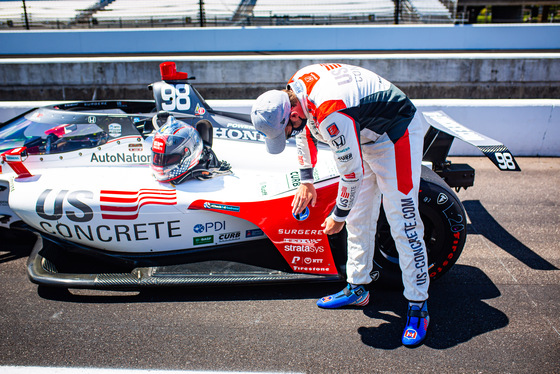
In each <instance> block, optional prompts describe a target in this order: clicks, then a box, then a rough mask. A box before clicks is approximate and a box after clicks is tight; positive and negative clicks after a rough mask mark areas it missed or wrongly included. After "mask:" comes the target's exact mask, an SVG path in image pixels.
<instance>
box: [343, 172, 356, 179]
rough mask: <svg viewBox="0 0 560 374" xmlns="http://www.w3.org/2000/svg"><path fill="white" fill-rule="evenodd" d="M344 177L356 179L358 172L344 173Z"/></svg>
mask: <svg viewBox="0 0 560 374" xmlns="http://www.w3.org/2000/svg"><path fill="white" fill-rule="evenodd" d="M344 179H356V173H350V174H344Z"/></svg>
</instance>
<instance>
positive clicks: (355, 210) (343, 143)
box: [288, 64, 429, 301]
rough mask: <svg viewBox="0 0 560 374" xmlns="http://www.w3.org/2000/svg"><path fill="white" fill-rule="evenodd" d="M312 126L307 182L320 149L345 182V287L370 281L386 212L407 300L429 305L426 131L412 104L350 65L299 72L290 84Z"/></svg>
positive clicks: (304, 152)
mask: <svg viewBox="0 0 560 374" xmlns="http://www.w3.org/2000/svg"><path fill="white" fill-rule="evenodd" d="M288 86H289V88H291V89H292V90H293V91H294V92H295V93H296V95H297V97H298V100H299V102H300V103H301V105H302V107H303V110H304V112H305V115H306V117H307V119H308V122H307V126H306V129H305V131H303V132H302V133H300V134H298V135H297V137H296V142H297V145H298V159H299V162H300V167H301V169H300V177H301V181H302V183H303V182H307V183H312V182H313V167H314V166H315V164H316V162H317V143H316V141H317V140H319V141H322V142H325V143H327V144H329V146H330V148H331V149H332V151H333V153H334V156H335V161H336V164H337V168H338V171H339V173H340V182H339V186H338V196H337V198H336V206H335V209H334V211H333V213H332V218H333V219H334V220H335V221H339V222H341V221H345V220H346V227H347V230H348V261H347V267H346V272H347V280H348V282H349V283H353V284H367V283H370V282H371V280H372V279H371V276H370V272H371V271H372V266H373V252H374V248H375V232H376V228H377V218H378V216H379V210H380V205H381V197H382V196H383V206H384V209H385V213H386V215H387V220H388V221H389V224H390V226H391V234H392V236H393V239H394V240H395V244H396V248H397V251H398V253H399V265H400V267H401V271H402V277H403V284H404V296H405V297H406V298H407V299H408V300H411V301H423V300H426V299H427V298H428V286H429V276H428V268H427V265H428V259H427V254H426V246H425V243H424V239H423V237H424V226H423V223H422V220H421V219H420V214H419V210H418V189H419V185H420V170H421V162H422V148H423V135H424V134H423V131H422V124H421V121H420V119H418V118H417V117H415V112H416V108H415V107H414V105H413V104H412V102H411V101H410V100H409V99H408V98H407V97H406V96H405V95H404V94H403V93H402V91H400V90H399V89H398V88H397V87H395V86H394V85H393V84H391V83H390V82H388V81H387V80H385V79H383V78H381V77H380V76H378V75H377V74H375V73H373V72H371V71H369V70H366V69H363V68H360V67H356V66H351V65H345V64H317V65H311V66H308V67H305V68H303V69H301V70H299V71H298V72H297V73H296V74H295V75H294V76H293V77H292V78H291V79H290V82H289V83H288Z"/></svg>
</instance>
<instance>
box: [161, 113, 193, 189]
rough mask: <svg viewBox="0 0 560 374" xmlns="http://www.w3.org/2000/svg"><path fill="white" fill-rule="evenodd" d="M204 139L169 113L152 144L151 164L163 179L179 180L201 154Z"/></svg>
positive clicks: (165, 180)
mask: <svg viewBox="0 0 560 374" xmlns="http://www.w3.org/2000/svg"><path fill="white" fill-rule="evenodd" d="M202 149H203V144H202V139H201V138H200V135H199V134H198V132H197V131H196V130H195V129H194V127H192V126H189V125H187V124H186V123H185V122H182V121H178V120H177V119H175V117H173V116H169V117H168V118H167V121H166V122H165V124H164V125H163V126H162V127H160V128H159V129H158V130H157V132H156V134H155V136H154V140H153V143H152V162H151V167H152V171H153V173H154V176H155V177H156V179H157V180H159V181H161V182H176V183H180V182H181V181H182V180H183V179H184V177H185V176H186V174H187V173H188V172H189V170H191V169H192V168H194V167H195V166H196V165H197V164H198V162H199V160H200V155H201V154H202Z"/></svg>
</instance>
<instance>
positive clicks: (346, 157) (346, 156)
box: [338, 153, 353, 162]
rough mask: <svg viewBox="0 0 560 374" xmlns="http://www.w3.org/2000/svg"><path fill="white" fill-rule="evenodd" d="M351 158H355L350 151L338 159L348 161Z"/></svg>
mask: <svg viewBox="0 0 560 374" xmlns="http://www.w3.org/2000/svg"><path fill="white" fill-rule="evenodd" d="M351 160H353V157H352V153H348V154H347V155H344V156H339V157H338V161H340V162H348V161H351Z"/></svg>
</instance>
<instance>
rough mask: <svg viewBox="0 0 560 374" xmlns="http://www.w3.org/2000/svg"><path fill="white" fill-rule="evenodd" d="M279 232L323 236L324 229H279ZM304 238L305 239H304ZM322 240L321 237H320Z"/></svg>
mask: <svg viewBox="0 0 560 374" xmlns="http://www.w3.org/2000/svg"><path fill="white" fill-rule="evenodd" d="M278 234H280V235H300V236H302V235H305V236H316V235H317V236H321V235H323V230H312V229H278ZM302 240H304V239H302ZM319 240H320V239H319Z"/></svg>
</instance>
